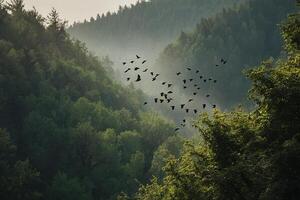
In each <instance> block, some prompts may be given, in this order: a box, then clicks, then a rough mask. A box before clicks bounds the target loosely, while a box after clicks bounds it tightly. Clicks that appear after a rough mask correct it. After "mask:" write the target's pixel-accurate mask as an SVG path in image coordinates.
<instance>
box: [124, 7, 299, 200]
mask: <svg viewBox="0 0 300 200" xmlns="http://www.w3.org/2000/svg"><path fill="white" fill-rule="evenodd" d="M281 30H282V37H283V40H284V49H285V52H286V53H287V56H286V57H284V58H282V59H278V60H276V61H264V62H262V64H261V65H260V66H259V67H257V68H254V69H251V70H249V71H248V73H247V76H248V77H249V78H250V79H251V81H252V86H251V91H250V93H249V96H250V97H251V99H252V100H253V101H254V102H255V104H256V105H257V107H256V109H254V110H253V111H251V112H247V111H245V110H243V109H242V108H238V109H236V110H234V111H232V112H225V113H224V112H221V111H218V110H216V111H215V112H214V113H213V115H211V116H209V115H207V114H203V115H202V116H201V117H200V118H199V120H198V122H196V123H195V124H196V125H197V127H198V128H199V133H200V134H201V137H202V138H203V139H204V142H200V143H198V142H195V141H190V142H189V143H186V144H185V145H184V150H183V153H182V155H181V157H180V158H178V159H174V158H171V159H169V160H168V161H167V164H166V166H165V168H164V169H165V173H166V176H165V177H164V179H163V181H157V179H156V178H154V179H153V181H152V183H151V184H149V185H145V186H143V187H141V189H140V191H139V193H138V194H137V195H136V198H135V199H138V200H153V199H155V200H167V199H168V200H169V199H172V200H203V199H204V200H205V199H216V200H219V199H220V200H221V199H232V200H241V199H242V200H257V199H259V200H274V199H278V200H283V199H289V200H297V199H299V197H300V188H299V187H300V179H299V177H300V124H299V120H300V118H299V117H300V115H299V111H300V103H299V102H300V53H299V52H300V16H299V13H298V14H296V15H292V16H290V17H289V18H288V20H287V21H286V22H285V23H284V24H283V25H282V26H281ZM123 199H126V196H125V195H124V198H123ZM127 199H128V198H127Z"/></svg>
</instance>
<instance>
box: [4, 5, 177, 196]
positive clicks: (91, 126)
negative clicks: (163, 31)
mask: <svg viewBox="0 0 300 200" xmlns="http://www.w3.org/2000/svg"><path fill="white" fill-rule="evenodd" d="M45 22H47V23H45ZM45 24H47V26H46V25H45ZM0 27H1V28H0V127H1V128H4V129H6V130H7V131H8V132H9V133H10V136H11V137H10V138H11V139H10V138H9V137H8V133H7V132H6V131H3V130H2V129H0V144H1V145H0V150H1V152H0V168H1V170H0V171H1V172H0V180H1V181H0V186H1V187H0V199H1V200H2V199H3V200H6V199H38V198H42V199H100V200H101V199H115V198H116V197H117V195H118V194H119V193H120V192H121V191H123V192H126V193H128V194H129V195H131V194H133V193H135V192H136V191H137V189H138V186H139V184H140V183H145V182H146V181H148V174H149V173H150V172H149V169H150V168H151V162H152V155H153V153H154V151H155V150H156V149H157V148H158V146H160V145H161V144H162V143H163V142H164V141H165V140H167V138H168V137H169V136H170V135H172V134H173V127H172V125H171V124H170V123H169V122H167V121H166V120H164V119H162V118H161V117H160V116H158V115H155V114H153V113H145V112H146V111H145V110H144V108H142V102H143V100H144V99H145V96H144V94H143V93H142V92H141V91H137V90H135V89H134V88H133V87H129V88H124V87H122V86H121V85H119V84H117V83H115V82H114V81H113V80H112V79H111V74H109V73H111V69H110V66H111V65H112V64H111V61H110V60H109V59H108V58H105V59H104V60H99V59H98V58H96V57H95V56H93V55H92V54H90V53H89V52H88V50H87V48H86V47H85V45H84V44H82V43H81V42H79V41H74V40H72V39H70V37H69V35H68V34H67V33H66V31H65V28H66V27H65V22H64V21H62V20H61V19H60V18H59V15H58V13H57V11H56V10H54V9H53V10H52V11H51V13H50V14H49V16H48V18H47V20H46V19H44V18H42V17H41V16H40V15H39V14H38V13H37V12H36V11H35V10H32V11H26V10H24V4H23V1H22V0H13V1H11V2H10V3H8V4H6V3H3V2H2V1H1V3H0ZM107 71H109V72H107ZM152 136H155V138H152ZM154 139H155V140H154ZM16 149H17V150H16Z"/></svg>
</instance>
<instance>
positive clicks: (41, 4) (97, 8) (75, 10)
mask: <svg viewBox="0 0 300 200" xmlns="http://www.w3.org/2000/svg"><path fill="white" fill-rule="evenodd" d="M8 1H9V0H8ZM24 2H25V6H26V9H30V8H32V7H33V6H34V7H35V8H36V9H37V10H38V11H39V13H41V14H42V15H43V16H47V14H48V13H49V12H50V10H51V8H52V7H54V8H56V9H57V10H58V12H59V13H60V15H61V17H62V18H64V19H66V20H67V21H69V23H73V22H74V21H83V20H84V19H88V20H89V19H90V17H92V16H94V17H95V16H96V15H97V14H98V13H99V14H102V13H106V12H107V11H116V10H118V7H119V5H122V6H124V5H130V4H134V3H135V2H137V0H24Z"/></svg>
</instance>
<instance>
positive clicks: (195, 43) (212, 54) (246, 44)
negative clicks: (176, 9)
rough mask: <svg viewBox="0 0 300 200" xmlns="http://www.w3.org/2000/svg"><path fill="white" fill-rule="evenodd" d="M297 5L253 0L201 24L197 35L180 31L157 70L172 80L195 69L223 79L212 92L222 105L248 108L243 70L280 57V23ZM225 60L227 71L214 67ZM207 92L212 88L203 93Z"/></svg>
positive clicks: (277, 0)
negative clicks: (242, 105) (178, 72)
mask: <svg viewBox="0 0 300 200" xmlns="http://www.w3.org/2000/svg"><path fill="white" fill-rule="evenodd" d="M295 5H296V1H295V0H284V1H282V0H251V1H249V2H247V3H245V4H242V5H241V6H240V7H239V8H234V9H227V10H223V11H222V12H221V13H219V14H218V15H217V16H215V17H212V18H208V19H202V20H201V23H200V24H198V25H197V27H196V28H195V29H194V31H193V32H191V33H186V32H182V33H181V35H180V37H179V38H178V39H177V41H176V42H174V43H172V44H170V45H168V46H167V47H166V48H165V50H164V51H163V53H162V54H161V56H160V58H159V61H158V63H157V67H158V68H161V69H162V70H164V71H163V72H165V73H163V74H169V76H168V78H171V79H172V78H173V79H174V77H175V76H174V74H172V73H169V72H170V71H175V70H181V69H182V68H186V67H188V66H190V67H193V68H194V69H197V70H199V71H200V72H201V75H204V76H212V77H213V78H215V79H218V80H219V83H218V85H217V88H215V90H214V92H212V95H213V96H214V98H215V99H217V100H218V104H219V105H221V106H223V107H224V108H228V107H231V106H234V105H236V104H239V103H245V102H247V101H246V93H247V90H248V88H249V83H248V81H247V80H246V78H245V76H243V74H242V71H243V70H244V69H247V67H248V66H254V65H257V64H259V62H260V61H261V60H263V59H266V58H269V57H274V58H276V57H278V56H279V55H280V52H281V48H280V47H281V46H282V42H281V37H280V31H279V26H278V24H279V23H280V22H281V21H282V20H283V19H285V18H286V16H287V14H288V13H292V12H293V11H294V10H295V8H296V6H295ZM221 58H224V59H226V60H227V61H228V63H227V65H226V67H222V66H219V67H216V65H217V64H218V63H219V61H220V59H221ZM191 75H192V74H191ZM194 78H195V79H196V78H198V79H199V77H194ZM174 81H176V79H174ZM179 81H181V80H179ZM206 90H209V88H202V91H206ZM185 92H187V91H186V90H185ZM210 92H211V91H210ZM188 93H191V91H188Z"/></svg>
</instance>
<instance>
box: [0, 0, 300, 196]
mask: <svg viewBox="0 0 300 200" xmlns="http://www.w3.org/2000/svg"><path fill="white" fill-rule="evenodd" d="M297 2H298V4H300V2H299V0H297ZM235 3H243V4H241V5H235V6H234V4H235ZM299 6H300V5H298V7H296V3H295V1H294V0H250V1H247V3H244V1H242V2H241V1H237V0H210V1H208V0H185V1H183V0H152V1H150V2H149V1H140V2H138V3H137V4H136V5H132V6H131V7H130V8H128V7H124V8H120V9H119V11H118V12H117V13H107V14H106V15H105V16H104V15H103V16H98V17H97V18H96V19H94V18H91V20H90V22H84V23H79V24H75V25H74V26H72V27H71V28H70V29H69V30H68V31H69V32H70V33H71V34H74V35H75V36H76V34H78V35H77V36H80V34H82V35H81V36H80V37H79V38H81V37H82V38H81V39H83V40H86V41H87V39H90V40H89V41H88V42H90V44H88V45H91V43H93V44H94V45H95V46H92V45H91V47H94V48H95V47H96V48H98V45H99V46H100V47H99V48H98V50H99V52H98V53H99V54H100V55H104V54H106V53H107V52H108V51H107V52H106V51H101V48H108V47H112V48H111V49H109V50H117V49H118V50H119V51H120V52H123V53H124V55H123V56H124V57H126V52H124V49H128V48H129V47H128V46H127V45H128V44H127V42H129V43H130V41H131V42H133V45H132V46H131V47H132V48H133V49H135V50H136V45H140V46H141V47H143V46H145V45H146V43H145V41H144V39H145V38H148V39H149V41H150V42H151V43H152V42H153V40H156V39H157V41H155V42H154V43H153V44H151V45H153V46H148V47H147V48H150V49H151V48H154V46H155V45H158V46H159V48H162V47H164V45H165V44H166V43H165V42H166V41H167V40H169V41H171V39H172V37H176V36H177V35H178V33H180V32H182V33H181V34H179V35H178V39H177V41H175V42H173V43H172V44H170V45H168V46H167V47H166V48H165V50H164V51H163V52H162V54H161V55H160V58H159V60H158V61H157V63H156V65H155V66H153V70H154V69H159V70H161V71H160V72H162V73H161V75H160V76H162V77H164V78H167V80H169V81H175V79H174V76H175V74H176V72H177V71H182V70H183V69H184V70H186V68H187V67H191V68H193V70H194V69H198V70H199V71H200V72H201V74H202V75H203V76H207V77H213V78H214V79H217V80H218V82H217V83H218V84H217V85H218V88H216V90H214V91H212V90H211V88H209V87H207V88H205V87H203V88H202V87H201V92H208V91H209V92H212V93H210V94H211V95H212V96H213V99H216V100H217V101H219V105H221V106H223V107H224V108H229V107H231V106H233V105H236V104H238V103H244V93H245V91H246V90H247V89H248V88H249V89H250V90H249V91H248V97H249V99H250V100H251V103H249V104H252V105H255V106H254V107H253V108H251V107H250V108H249V107H248V106H246V107H243V106H238V107H235V108H234V109H230V111H228V112H225V111H222V110H220V109H219V105H218V107H217V109H213V110H212V112H208V113H205V112H204V113H200V114H199V115H198V114H197V115H195V116H196V118H195V119H194V122H193V124H194V126H195V127H196V129H194V130H195V131H194V132H195V135H194V136H193V137H191V138H184V137H182V136H180V134H177V133H176V132H174V128H175V125H174V123H173V122H172V120H170V118H176V116H175V115H176V114H174V112H172V113H171V114H170V112H169V115H168V117H169V119H168V118H166V117H162V115H159V114H157V113H155V112H153V111H151V110H150V108H147V106H146V107H145V106H144V105H143V104H144V102H145V101H148V100H149V99H150V98H151V99H152V98H153V97H149V96H147V95H146V94H145V93H144V91H142V90H138V89H136V88H135V87H134V85H133V83H130V84H129V85H128V86H123V85H121V84H120V82H119V80H116V77H117V75H116V74H115V72H114V71H113V70H112V65H113V63H112V62H111V60H110V58H109V57H105V58H100V59H99V58H98V57H96V56H95V55H94V54H92V53H90V51H89V50H88V48H87V47H86V46H85V44H84V43H82V42H80V41H79V40H76V39H73V36H70V35H69V33H68V31H67V30H66V29H67V28H66V24H67V22H65V21H63V20H61V19H60V17H59V14H58V13H57V11H56V10H55V9H53V10H52V11H51V12H50V13H49V15H48V16H47V17H43V16H41V15H40V14H39V13H38V12H37V11H36V10H35V9H33V10H25V9H24V1H23V0H11V1H10V2H9V3H4V1H3V0H0V199H1V200H115V199H116V200H257V199H259V200H274V199H275V200H285V199H288V200H298V199H299V197H300V178H299V177H300V170H299V169H300V124H299V121H300V103H299V102H300V15H299ZM223 8H226V9H223ZM217 13H218V14H217ZM293 13H295V14H293ZM214 14H217V15H215V16H213V15H214ZM212 16H213V17H212ZM203 17H208V18H206V19H203ZM175 18H176V20H178V21H176V20H174V19H175ZM146 21H147V22H148V23H145V22H146ZM122 30H123V31H124V32H122ZM192 30H193V31H192ZM98 37H99V38H98ZM128 38H130V39H128ZM109 45H111V46H109ZM131 47H130V48H131ZM94 50H95V49H94ZM128 50H129V49H128ZM146 51H148V50H147V49H146V50H145V52H146ZM127 53H128V54H131V56H132V55H133V56H135V54H136V52H135V53H134V54H132V52H130V51H128V52H127ZM120 55H122V54H120ZM270 56H271V57H272V58H270ZM221 58H223V59H226V61H227V62H228V63H227V64H226V65H220V66H216V64H220V63H219V62H220V59H221ZM147 65H148V63H147ZM257 65H258V67H255V68H253V66H257ZM250 67H251V68H250ZM245 69H246V70H245ZM243 70H244V73H245V77H246V78H248V80H249V82H246V81H245V78H244V77H243V76H244V75H242V74H241V72H242V71H243ZM171 72H172V73H171ZM200 72H199V73H200ZM168 74H171V75H168ZM195 78H197V77H195ZM180 81H182V80H180ZM175 84H176V81H175V82H174V85H175ZM176 89H178V88H174V91H175V90H176ZM153 90H154V89H153ZM156 92H157V91H156ZM176 92H178V93H180V94H183V95H187V96H188V95H190V92H191V91H189V90H186V91H183V90H179V91H176ZM200 99H201V98H200ZM194 101H195V102H194V103H195V104H199V105H202V101H200V100H199V99H195V100H194ZM159 105H162V104H159ZM246 105H248V104H246ZM148 107H149V106H148ZM156 109H159V110H160V111H161V112H162V113H166V112H167V111H166V107H159V106H158V107H157V108H156ZM207 110H208V109H207ZM228 110H229V109H228ZM188 123H190V122H188Z"/></svg>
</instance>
